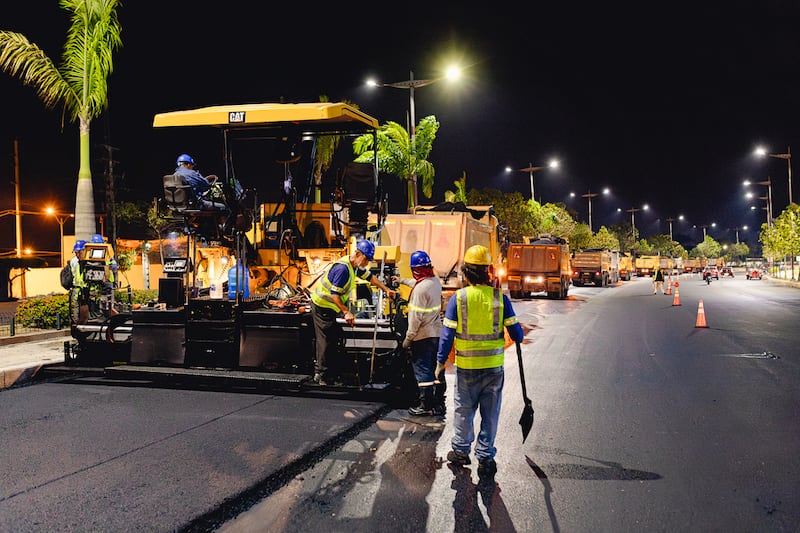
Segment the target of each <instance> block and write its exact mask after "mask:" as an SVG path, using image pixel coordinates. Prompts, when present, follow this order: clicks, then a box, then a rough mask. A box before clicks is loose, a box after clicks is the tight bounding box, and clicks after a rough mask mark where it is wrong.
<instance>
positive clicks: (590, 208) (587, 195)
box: [581, 192, 600, 233]
mask: <svg viewBox="0 0 800 533" xmlns="http://www.w3.org/2000/svg"><path fill="white" fill-rule="evenodd" d="M597 196H600V194H599V193H596V192H587V193H586V194H581V197H582V198H588V199H589V232H590V233H591V232H592V231H593V230H592V198H595V197H597Z"/></svg>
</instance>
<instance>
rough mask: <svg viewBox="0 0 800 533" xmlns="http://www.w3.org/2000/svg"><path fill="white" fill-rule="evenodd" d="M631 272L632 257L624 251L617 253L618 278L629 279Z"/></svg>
mask: <svg viewBox="0 0 800 533" xmlns="http://www.w3.org/2000/svg"><path fill="white" fill-rule="evenodd" d="M632 272H633V257H631V256H629V255H628V254H626V253H625V252H620V253H619V279H621V280H625V281H630V280H631V273H632Z"/></svg>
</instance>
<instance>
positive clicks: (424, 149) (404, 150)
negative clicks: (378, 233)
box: [353, 115, 439, 213]
mask: <svg viewBox="0 0 800 533" xmlns="http://www.w3.org/2000/svg"><path fill="white" fill-rule="evenodd" d="M438 129H439V122H438V121H437V120H436V117H435V116H433V115H430V116H427V117H425V118H423V119H422V120H420V121H419V126H418V127H417V130H416V136H415V139H414V143H413V144H412V142H411V137H410V136H409V134H408V132H407V131H406V129H405V128H404V127H403V126H401V125H400V124H398V123H397V122H392V121H389V122H387V123H386V124H384V125H383V126H381V128H380V129H379V130H378V135H377V139H378V147H377V150H378V169H379V170H380V171H382V172H385V173H387V174H394V175H395V176H397V177H398V178H400V179H402V180H406V182H407V186H408V189H407V190H408V193H407V194H408V212H409V213H410V212H413V211H414V208H415V207H416V205H417V197H416V196H417V194H416V193H417V187H416V178H417V177H420V178H422V194H424V195H425V197H426V198H430V197H431V195H432V194H433V176H434V174H435V170H434V168H433V164H431V162H430V161H428V160H427V159H428V155H429V154H430V153H431V149H432V148H433V140H434V139H435V138H436V131H437V130H438ZM374 139H375V137H373V135H372V134H371V133H368V134H365V135H362V136H360V137H358V138H357V139H356V140H355V141H353V152H354V153H355V154H356V155H357V156H358V157H356V162H357V163H371V162H372V161H373V160H374V157H375V155H374V150H375V146H374Z"/></svg>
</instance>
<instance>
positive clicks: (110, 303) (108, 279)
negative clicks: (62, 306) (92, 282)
mask: <svg viewBox="0 0 800 533" xmlns="http://www.w3.org/2000/svg"><path fill="white" fill-rule="evenodd" d="M90 242H91V243H92V244H105V247H106V254H105V274H104V279H103V283H102V287H101V304H100V308H101V310H102V311H103V312H104V313H105V314H106V315H109V314H111V315H115V314H117V311H116V310H115V309H114V284H115V282H116V274H117V270H118V269H119V265H118V264H117V261H116V260H115V259H114V255H113V254H114V250H113V249H112V248H111V246H110V245H108V244H107V243H106V240H105V239H104V238H103V236H102V235H100V234H99V233H95V234H94V235H92V238H91V239H90Z"/></svg>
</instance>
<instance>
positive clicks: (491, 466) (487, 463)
mask: <svg viewBox="0 0 800 533" xmlns="http://www.w3.org/2000/svg"><path fill="white" fill-rule="evenodd" d="M495 473H497V463H495V462H494V459H481V460H479V461H478V477H480V478H491V477H494V475H495Z"/></svg>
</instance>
